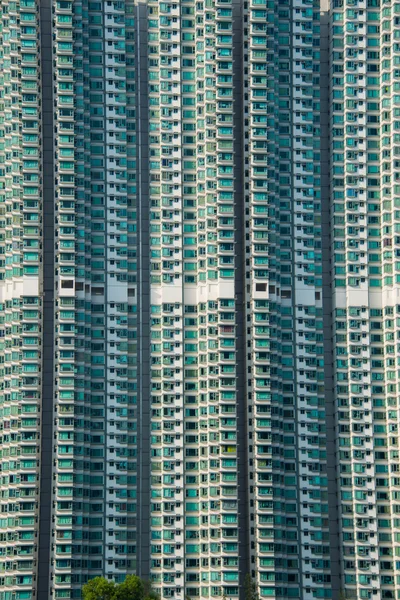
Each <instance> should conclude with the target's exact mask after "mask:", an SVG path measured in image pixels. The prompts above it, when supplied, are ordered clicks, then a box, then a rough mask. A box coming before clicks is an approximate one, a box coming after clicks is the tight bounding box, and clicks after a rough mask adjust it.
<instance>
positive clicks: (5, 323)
mask: <svg viewBox="0 0 400 600" xmlns="http://www.w3.org/2000/svg"><path fill="white" fill-rule="evenodd" d="M1 8H2V11H1V16H0V46H1V48H0V90H1V92H0V286H1V295H0V381H1V383H0V423H1V425H0V429H1V433H0V465H1V467H0V468H1V474H0V496H1V497H0V513H1V515H0V547H1V549H0V580H1V589H2V591H1V593H0V596H1V597H2V598H5V597H11V593H13V594H14V597H15V598H32V597H33V595H32V594H33V592H32V590H33V589H34V586H35V573H36V559H37V519H38V495H39V469H40V447H39V444H40V402H41V383H42V382H41V344H42V339H41V319H42V302H41V298H40V297H39V285H38V283H39V282H38V274H39V264H40V254H41V184H42V172H41V153H40V122H41V111H40V102H39V99H40V92H41V78H40V66H39V64H40V62H39V57H40V43H39V39H40V38H39V32H40V27H39V12H38V6H37V3H36V2H35V1H34V0H23V1H22V2H21V3H19V2H18V3H17V2H3V3H2V7H1Z"/></svg>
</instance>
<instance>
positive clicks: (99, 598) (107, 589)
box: [82, 577, 115, 600]
mask: <svg viewBox="0 0 400 600" xmlns="http://www.w3.org/2000/svg"><path fill="white" fill-rule="evenodd" d="M82 591H83V600H115V583H114V582H113V581H108V580H107V579H105V578H104V577H95V578H94V579H91V580H90V581H88V583H87V584H86V585H84V586H83V590H82Z"/></svg>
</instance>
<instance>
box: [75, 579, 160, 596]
mask: <svg viewBox="0 0 400 600" xmlns="http://www.w3.org/2000/svg"><path fill="white" fill-rule="evenodd" d="M82 598H83V600H159V598H158V596H157V594H156V593H155V592H153V590H152V589H151V583H150V582H149V581H143V580H142V579H140V577H137V576H136V575H128V576H127V577H126V579H125V581H123V582H122V583H117V584H116V583H115V582H114V581H108V580H107V579H105V578H104V577H96V578H95V579H92V580H91V581H89V582H88V583H87V584H86V585H84V586H83V590H82Z"/></svg>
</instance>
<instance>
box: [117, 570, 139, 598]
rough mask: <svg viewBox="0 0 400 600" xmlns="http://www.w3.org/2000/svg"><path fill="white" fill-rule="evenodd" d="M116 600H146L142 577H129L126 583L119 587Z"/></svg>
mask: <svg viewBox="0 0 400 600" xmlns="http://www.w3.org/2000/svg"><path fill="white" fill-rule="evenodd" d="M115 600H144V584H143V581H142V580H141V579H140V577H137V576H136V575H128V577H127V578H126V579H125V581H123V582H122V583H120V584H119V585H117V587H116V589H115Z"/></svg>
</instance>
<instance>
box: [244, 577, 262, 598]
mask: <svg viewBox="0 0 400 600" xmlns="http://www.w3.org/2000/svg"><path fill="white" fill-rule="evenodd" d="M244 593H245V598H246V600H259V597H258V591H257V584H256V582H255V581H253V580H252V578H251V576H250V575H249V573H248V574H247V575H246V577H245V578H244Z"/></svg>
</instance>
